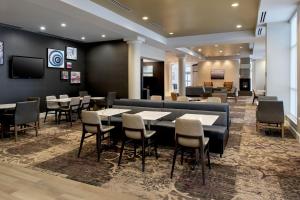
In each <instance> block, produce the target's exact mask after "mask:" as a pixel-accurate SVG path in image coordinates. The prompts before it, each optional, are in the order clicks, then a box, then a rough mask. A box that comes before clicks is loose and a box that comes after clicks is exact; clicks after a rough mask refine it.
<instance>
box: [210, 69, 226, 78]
mask: <svg viewBox="0 0 300 200" xmlns="http://www.w3.org/2000/svg"><path fill="white" fill-rule="evenodd" d="M224 74H225V70H224V69H212V70H211V79H224Z"/></svg>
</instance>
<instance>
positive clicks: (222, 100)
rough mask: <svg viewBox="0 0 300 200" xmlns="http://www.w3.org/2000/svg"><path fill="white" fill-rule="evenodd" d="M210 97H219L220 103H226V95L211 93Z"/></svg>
mask: <svg viewBox="0 0 300 200" xmlns="http://www.w3.org/2000/svg"><path fill="white" fill-rule="evenodd" d="M211 96H212V97H219V98H220V99H221V102H222V103H227V93H212V94H211Z"/></svg>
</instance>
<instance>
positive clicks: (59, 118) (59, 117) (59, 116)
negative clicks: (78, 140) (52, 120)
mask: <svg viewBox="0 0 300 200" xmlns="http://www.w3.org/2000/svg"><path fill="white" fill-rule="evenodd" d="M55 115H56V114H55ZM60 120H61V111H59V112H58V122H57V123H58V124H60Z"/></svg>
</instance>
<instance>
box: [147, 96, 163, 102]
mask: <svg viewBox="0 0 300 200" xmlns="http://www.w3.org/2000/svg"><path fill="white" fill-rule="evenodd" d="M150 100H152V101H161V100H162V97H161V96H159V95H152V96H151V97H150Z"/></svg>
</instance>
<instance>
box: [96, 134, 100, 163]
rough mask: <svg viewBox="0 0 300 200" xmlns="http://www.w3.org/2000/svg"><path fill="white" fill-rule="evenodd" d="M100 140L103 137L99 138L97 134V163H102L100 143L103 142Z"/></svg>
mask: <svg viewBox="0 0 300 200" xmlns="http://www.w3.org/2000/svg"><path fill="white" fill-rule="evenodd" d="M99 138H101V136H99V134H98V133H97V134H96V149H97V161H98V162H99V161H100V144H99V142H101V141H100V139H99Z"/></svg>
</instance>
